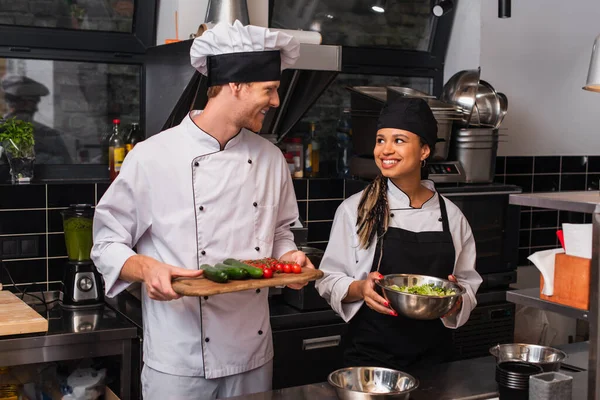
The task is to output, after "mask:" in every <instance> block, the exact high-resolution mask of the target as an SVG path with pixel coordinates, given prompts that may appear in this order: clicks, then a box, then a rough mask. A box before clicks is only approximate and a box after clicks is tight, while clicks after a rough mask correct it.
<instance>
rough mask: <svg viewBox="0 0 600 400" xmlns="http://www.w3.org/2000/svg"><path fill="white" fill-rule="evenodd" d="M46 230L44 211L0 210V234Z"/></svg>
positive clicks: (41, 231)
mask: <svg viewBox="0 0 600 400" xmlns="http://www.w3.org/2000/svg"><path fill="white" fill-rule="evenodd" d="M43 232H46V211H41V210H26V211H0V235H7V234H15V233H43Z"/></svg>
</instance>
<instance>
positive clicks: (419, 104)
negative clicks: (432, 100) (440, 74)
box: [377, 97, 437, 151]
mask: <svg viewBox="0 0 600 400" xmlns="http://www.w3.org/2000/svg"><path fill="white" fill-rule="evenodd" d="M383 128H394V129H402V130H405V131H409V132H412V133H414V134H415V135H417V136H420V137H421V138H423V141H424V142H425V143H427V144H428V145H429V147H430V148H431V149H432V151H433V148H434V146H435V143H436V141H437V120H436V119H435V117H434V116H433V112H431V108H429V105H428V104H427V102H426V101H425V100H423V99H420V98H415V97H397V98H395V99H393V100H390V101H387V102H386V103H385V105H384V106H383V109H382V110H381V114H380V115H379V120H378V121H377V130H379V129H383Z"/></svg>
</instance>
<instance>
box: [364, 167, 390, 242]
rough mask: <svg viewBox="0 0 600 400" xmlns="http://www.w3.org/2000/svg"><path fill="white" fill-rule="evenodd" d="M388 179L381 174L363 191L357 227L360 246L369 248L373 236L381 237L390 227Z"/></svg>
mask: <svg viewBox="0 0 600 400" xmlns="http://www.w3.org/2000/svg"><path fill="white" fill-rule="evenodd" d="M387 190H388V180H387V178H386V177H384V176H382V175H379V176H377V178H375V179H374V180H373V182H371V183H370V184H369V185H368V186H367V187H366V188H365V190H364V191H363V194H362V197H361V198H360V202H359V203H358V218H357V221H356V228H357V233H358V238H359V246H360V247H361V248H363V249H366V248H368V247H369V246H370V245H371V243H372V242H373V238H375V236H377V237H378V238H379V237H381V236H382V235H383V234H384V233H385V232H386V231H387V229H388V220H389V214H390V207H389V205H388V200H387Z"/></svg>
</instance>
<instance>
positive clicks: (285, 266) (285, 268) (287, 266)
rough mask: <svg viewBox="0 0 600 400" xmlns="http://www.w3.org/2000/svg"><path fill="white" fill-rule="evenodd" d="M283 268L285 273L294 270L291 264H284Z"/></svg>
mask: <svg viewBox="0 0 600 400" xmlns="http://www.w3.org/2000/svg"><path fill="white" fill-rule="evenodd" d="M282 270H283V273H284V274H289V273H290V272H292V266H291V265H290V264H283V269H282Z"/></svg>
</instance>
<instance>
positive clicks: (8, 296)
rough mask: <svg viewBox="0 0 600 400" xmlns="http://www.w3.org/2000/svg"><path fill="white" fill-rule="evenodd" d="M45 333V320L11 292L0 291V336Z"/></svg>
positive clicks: (46, 325)
mask: <svg viewBox="0 0 600 400" xmlns="http://www.w3.org/2000/svg"><path fill="white" fill-rule="evenodd" d="M47 331H48V321H47V320H46V319H45V318H43V317H42V316H41V315H40V314H38V313H37V312H36V311H35V310H34V309H33V308H31V307H29V306H28V305H27V304H25V302H24V301H23V300H21V299H19V298H18V297H17V296H15V295H14V294H13V293H12V292H9V291H7V290H2V291H0V336H6V335H20V334H24V333H35V332H47Z"/></svg>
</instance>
